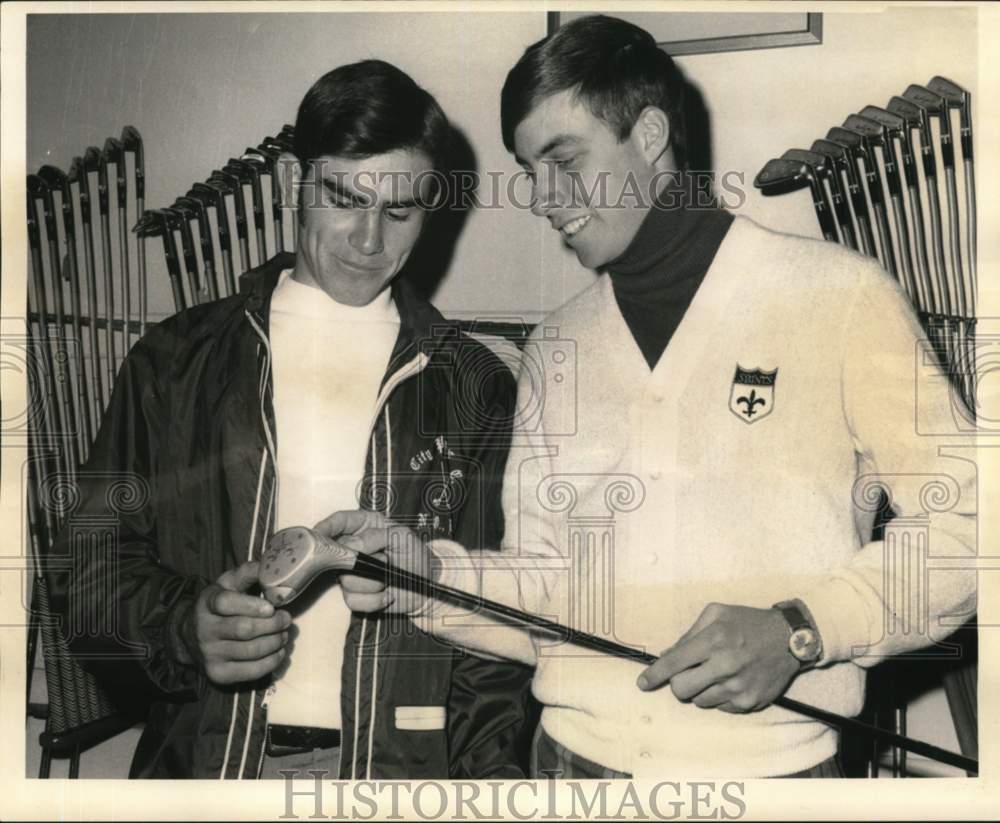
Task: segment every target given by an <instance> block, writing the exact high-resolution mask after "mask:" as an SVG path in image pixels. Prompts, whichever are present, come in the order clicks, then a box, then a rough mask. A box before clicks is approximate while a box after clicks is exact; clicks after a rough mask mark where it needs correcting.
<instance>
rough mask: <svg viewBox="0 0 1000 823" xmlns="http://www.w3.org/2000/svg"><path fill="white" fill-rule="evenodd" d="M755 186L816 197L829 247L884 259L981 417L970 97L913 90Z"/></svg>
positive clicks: (942, 89)
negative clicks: (977, 379)
mask: <svg viewBox="0 0 1000 823" xmlns="http://www.w3.org/2000/svg"><path fill="white" fill-rule="evenodd" d="M953 112H954V113H956V114H957V120H958V132H959V134H960V137H961V141H960V143H961V160H962V166H963V169H964V174H963V175H962V185H961V188H962V189H964V197H963V199H964V202H965V209H964V213H963V212H962V210H960V208H959V199H960V198H959V188H960V184H959V179H958V175H957V173H956V165H957V163H956V151H955V140H954V133H955V128H954V124H953V122H952V120H953V117H952V113H953ZM915 134H916V135H917V138H916V139H915V138H914V135H915ZM918 158H919V159H920V160H921V161H922V162H921V163H918V162H917V160H918ZM859 164H860V168H859ZM900 170H902V174H901V173H900ZM942 171H943V175H942V174H941V173H940V172H942ZM942 177H943V179H944V200H945V203H946V209H947V211H946V214H947V222H945V221H944V220H943V219H942V213H941V200H942V192H941V179H942ZM754 185H755V186H756V187H757V188H758V189H760V190H761V191H762V193H763V194H765V195H769V194H784V193H786V192H789V191H794V190H797V189H801V188H805V187H808V188H809V190H810V192H811V195H812V201H813V207H814V209H815V211H816V217H817V219H818V221H819V225H820V230H821V231H822V233H823V237H825V238H826V239H827V240H832V241H834V242H839V243H842V244H843V245H845V246H849V247H851V248H853V249H856V250H858V251H860V252H863V253H864V254H867V255H869V256H871V257H876V258H877V259H878V261H879V262H880V263H881V264H882V267H883V268H884V269H885V270H886V271H888V272H889V273H890V274H892V275H893V277H895V278H896V279H897V280H898V281H899V283H900V285H901V286H902V287H903V289H904V291H905V292H906V294H907V296H908V297H909V298H910V300H911V302H912V303H913V305H914V307H915V308H916V310H917V312H918V314H919V316H920V319H921V322H922V323H923V325H924V328H925V330H926V332H927V335H928V339H929V341H930V342H931V344H932V345H933V346H934V348H935V350H936V351H937V353H938V355H939V356H940V357H941V358H942V362H944V363H945V364H946V365H947V366H948V371H949V375H950V376H951V378H952V380H953V382H954V384H955V386H956V388H957V389H958V391H959V393H960V394H961V396H962V399H963V400H964V401H965V404H966V406H967V407H968V409H969V411H970V415H971V414H974V409H975V402H974V401H975V398H974V393H975V375H974V374H973V372H972V369H971V364H972V363H973V362H974V357H973V354H974V351H973V347H974V339H975V326H976V185H975V170H974V165H973V155H972V98H971V95H970V94H969V92H967V91H966V90H965V89H963V88H961V87H960V86H958V85H956V84H955V83H953V82H951V81H950V80H947V79H946V78H944V77H940V76H937V77H934V78H933V79H931V81H930V82H929V83H928V84H927V85H926V86H920V85H916V84H913V85H910V86H909V87H908V88H907V89H906V91H904V92H903V94H902V95H899V96H895V97H893V98H892V99H891V100H889V102H888V103H887V105H886V106H884V107H880V106H865V107H864V108H863V109H861V111H860V112H858V113H856V114H851V115H849V116H848V117H847V118H846V119H845V120H844V121H843V123H842V124H841V125H840V126H835V127H833V128H831V129H830V130H829V131H828V132H827V133H826V136H825V138H822V139H819V140H816V141H814V142H813V144H812V145H811V146H810V148H809V149H808V150H804V149H789V150H788V151H786V152H785V153H784V154H783V155H782V156H781V157H780V158H776V159H773V160H769V161H768V162H767V164H766V165H765V166H764V168H763V169H761V170H760V172H759V173H758V174H757V178H756V179H755V180H754ZM904 189H905V191H904ZM887 204H888V205H887ZM890 220H891V221H892V222H891V224H890ZM946 235H947V236H946ZM928 238H929V239H930V242H929V243H928ZM946 247H947V253H946V251H945V249H946ZM946 258H947V259H946Z"/></svg>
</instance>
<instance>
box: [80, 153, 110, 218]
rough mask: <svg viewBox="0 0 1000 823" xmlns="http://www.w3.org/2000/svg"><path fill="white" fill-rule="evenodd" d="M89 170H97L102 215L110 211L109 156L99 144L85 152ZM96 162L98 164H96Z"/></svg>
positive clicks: (98, 196)
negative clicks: (98, 146)
mask: <svg viewBox="0 0 1000 823" xmlns="http://www.w3.org/2000/svg"><path fill="white" fill-rule="evenodd" d="M83 163H84V165H85V166H86V167H87V171H94V170H95V168H96V171H97V205H98V208H99V209H100V212H101V215H102V216H104V215H107V213H108V157H107V155H106V154H104V152H102V151H101V150H100V149H99V148H97V146H89V147H88V148H87V150H86V151H85V152H84V154H83ZM95 164H96V166H95Z"/></svg>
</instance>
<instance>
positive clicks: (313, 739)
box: [265, 724, 340, 757]
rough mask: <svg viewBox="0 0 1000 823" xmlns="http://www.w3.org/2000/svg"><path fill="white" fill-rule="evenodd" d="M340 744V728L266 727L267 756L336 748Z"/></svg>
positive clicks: (273, 725)
mask: <svg viewBox="0 0 1000 823" xmlns="http://www.w3.org/2000/svg"><path fill="white" fill-rule="evenodd" d="M339 746H340V729H321V728H316V727H314V726H281V725H276V724H272V725H269V726H268V727H267V746H266V749H265V750H266V752H267V755H268V757H283V756H285V755H288V754H304V753H305V752H311V751H312V750H313V749H336V748H338V747H339Z"/></svg>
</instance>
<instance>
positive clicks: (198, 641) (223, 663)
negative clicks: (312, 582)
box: [182, 561, 292, 685]
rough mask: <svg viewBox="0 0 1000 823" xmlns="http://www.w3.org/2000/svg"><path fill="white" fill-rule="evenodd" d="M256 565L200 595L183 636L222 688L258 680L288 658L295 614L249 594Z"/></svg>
mask: <svg viewBox="0 0 1000 823" xmlns="http://www.w3.org/2000/svg"><path fill="white" fill-rule="evenodd" d="M257 568H258V564H257V562H256V561H254V562H251V563H244V564H243V565H242V566H237V567H236V568H235V569H230V570H229V571H227V572H224V573H223V574H222V575H220V576H219V579H218V580H216V581H215V583H212V584H211V585H209V586H206V587H205V588H204V589H203V590H202V591H201V593H200V594H199V595H198V599H197V600H196V601H195V604H194V606H193V607H192V608H191V611H190V612H189V613H188V616H187V620H186V621H185V623H184V626H183V629H182V634H183V638H184V644H185V646H186V647H187V651H188V653H189V654H190V656H191V661H190V662H192V663H194V664H195V665H197V666H199V667H200V668H201V669H202V671H204V672H205V674H206V675H207V677H208V679H209V680H211V681H212V682H213V683H216V684H218V685H225V684H228V683H242V682H245V681H249V680H256V679H257V678H259V677H263V676H264V675H265V674H269V673H270V672H272V671H274V670H275V669H276V668H277V667H278V665H279V664H280V663H281V661H282V659H283V658H284V656H285V648H284V646H285V643H286V642H287V641H288V631H287V629H288V627H289V626H291V624H292V617H291V615H290V614H289V613H288V612H286V611H284V610H278V611H275V608H274V606H272V605H271V604H270V603H268V602H267V601H266V600H264V599H263V598H261V597H255V596H253V595H250V594H246V591H247V589H249V588H250V587H251V586H252V585H253V584H254V583H256V582H257Z"/></svg>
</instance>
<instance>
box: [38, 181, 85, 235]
mask: <svg viewBox="0 0 1000 823" xmlns="http://www.w3.org/2000/svg"><path fill="white" fill-rule="evenodd" d="M38 176H39V177H41V178H42V180H44V181H45V185H47V186H48V187H49V189H51V190H52V191H58V192H59V193H60V194H61V195H62V204H61V209H62V215H63V230H64V231H65V234H66V237H67V238H72V237H75V236H76V226H75V224H74V220H73V201H72V200H71V199H70V198H71V193H70V186H69V177H68V176H67V175H66V173H65V172H63V170H62V169H57V168H56V167H55V166H42V167H41V168H40V169H39V170H38Z"/></svg>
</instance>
